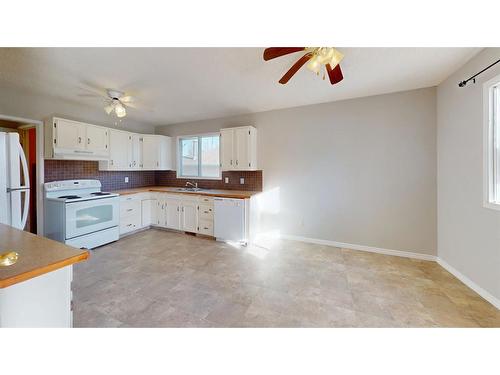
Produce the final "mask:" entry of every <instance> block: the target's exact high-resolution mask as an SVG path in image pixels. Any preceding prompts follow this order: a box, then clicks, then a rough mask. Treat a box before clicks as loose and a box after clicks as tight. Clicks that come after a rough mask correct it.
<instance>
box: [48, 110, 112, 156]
mask: <svg viewBox="0 0 500 375" xmlns="http://www.w3.org/2000/svg"><path fill="white" fill-rule="evenodd" d="M108 143H109V137H108V130H107V128H103V127H100V126H95V125H90V124H85V123H83V122H78V121H72V120H66V119H61V118H57V117H55V118H51V119H49V120H47V121H45V157H46V158H47V159H77V160H78V159H86V160H101V159H107V158H108V157H109V147H108Z"/></svg>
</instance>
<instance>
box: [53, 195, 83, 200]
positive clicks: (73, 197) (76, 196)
mask: <svg viewBox="0 0 500 375" xmlns="http://www.w3.org/2000/svg"><path fill="white" fill-rule="evenodd" d="M57 198H61V199H78V198H81V197H79V196H78V195H63V196H61V197H57Z"/></svg>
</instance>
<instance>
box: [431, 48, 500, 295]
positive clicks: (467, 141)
mask: <svg viewBox="0 0 500 375" xmlns="http://www.w3.org/2000/svg"><path fill="white" fill-rule="evenodd" d="M499 57H500V49H498V48H495V49H486V50H484V51H483V52H481V53H480V54H479V55H477V56H476V57H475V58H473V59H472V60H471V61H470V62H469V63H467V64H466V65H465V66H464V67H462V68H461V69H460V70H459V71H457V72H456V73H454V74H453V75H452V76H451V77H450V78H448V79H447V80H446V81H445V82H443V83H442V84H441V85H439V87H438V90H437V93H438V95H437V98H438V100H437V103H438V105H437V112H438V122H437V124H438V233H439V236H438V238H439V240H438V249H439V250H438V255H439V257H440V258H442V259H443V260H444V261H445V262H447V263H448V264H450V265H451V266H452V267H454V268H455V269H457V270H458V271H459V272H461V273H462V274H464V275H465V276H466V277H468V278H469V279H471V280H472V281H473V282H475V283H476V284H478V285H479V286H480V287H482V288H483V289H485V290H486V291H487V292H489V293H490V294H492V295H493V296H495V297H496V298H497V299H500V211H494V210H492V209H488V208H484V207H483V97H482V90H483V83H484V82H485V81H488V80H489V79H491V78H493V77H494V76H496V75H498V74H500V66H496V67H494V68H493V69H491V70H489V71H487V72H485V73H484V74H482V75H481V76H480V77H479V78H478V79H477V83H476V84H475V85H474V84H472V83H470V84H469V85H468V86H467V87H465V88H459V87H458V86H457V83H458V82H459V81H461V80H463V79H465V78H468V77H470V76H471V75H473V74H474V73H476V72H478V71H479V70H481V69H483V68H484V67H486V66H487V65H489V64H490V63H492V62H494V61H496V60H497V59H498V58H499Z"/></svg>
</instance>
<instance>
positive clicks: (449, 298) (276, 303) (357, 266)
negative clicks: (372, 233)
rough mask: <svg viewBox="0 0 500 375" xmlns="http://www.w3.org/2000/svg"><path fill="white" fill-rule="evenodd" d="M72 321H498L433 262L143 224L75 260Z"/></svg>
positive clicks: (454, 323)
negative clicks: (235, 240) (234, 241)
mask: <svg viewBox="0 0 500 375" xmlns="http://www.w3.org/2000/svg"><path fill="white" fill-rule="evenodd" d="M73 288H74V297H73V298H74V326H75V327H500V312H499V311H498V310H496V309H495V308H494V307H493V306H492V305H490V304H489V303H488V302H486V301H484V300H483V299H482V298H481V297H479V296H478V295H477V294H476V293H475V292H473V291H472V290H470V289H469V288H467V287H466V286H465V285H464V284H462V283H461V282H460V281H458V280H457V279H456V278H455V277H454V276H452V275H451V274H450V273H448V272H447V271H445V270H444V269H443V268H441V267H440V266H439V265H437V264H436V263H434V262H427V261H419V260H413V259H407V258H400V257H392V256H386V255H379V254H372V253H366V252H361V251H354V250H347V249H340V248H335V247H329V246H321V245H312V244H306V243H302V242H296V241H285V240H274V241H271V242H269V243H266V244H261V246H249V247H247V248H245V247H242V248H235V247H233V246H230V245H228V244H223V243H218V242H215V241H213V240H209V239H205V238H198V237H193V236H190V235H186V234H181V233H173V232H167V231H162V230H156V229H152V230H147V231H143V232H140V233H137V234H134V235H131V236H128V237H126V238H124V239H122V240H120V241H118V242H115V243H112V244H110V245H108V246H104V247H101V248H99V249H96V250H94V251H92V254H91V257H90V260H89V261H87V262H84V263H81V264H78V265H76V266H75V270H74V285H73Z"/></svg>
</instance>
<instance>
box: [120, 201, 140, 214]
mask: <svg viewBox="0 0 500 375" xmlns="http://www.w3.org/2000/svg"><path fill="white" fill-rule="evenodd" d="M128 216H137V217H139V218H140V217H141V201H140V200H132V201H125V202H120V218H122V217H128Z"/></svg>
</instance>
